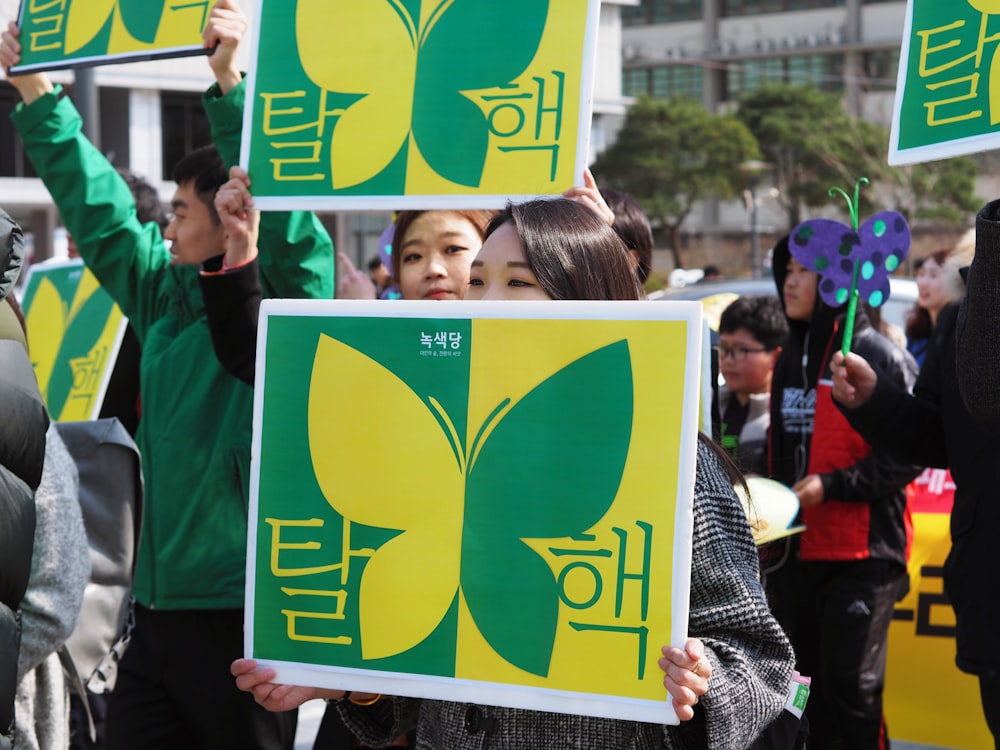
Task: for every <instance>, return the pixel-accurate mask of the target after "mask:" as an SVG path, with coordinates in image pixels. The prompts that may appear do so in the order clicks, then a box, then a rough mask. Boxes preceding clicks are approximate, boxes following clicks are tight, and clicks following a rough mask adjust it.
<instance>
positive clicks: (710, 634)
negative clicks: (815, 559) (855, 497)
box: [336, 442, 795, 750]
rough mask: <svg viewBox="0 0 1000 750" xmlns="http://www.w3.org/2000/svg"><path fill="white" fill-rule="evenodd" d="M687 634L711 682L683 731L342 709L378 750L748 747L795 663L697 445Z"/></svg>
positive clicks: (715, 469)
mask: <svg viewBox="0 0 1000 750" xmlns="http://www.w3.org/2000/svg"><path fill="white" fill-rule="evenodd" d="M688 629H689V633H690V635H691V636H693V637H697V638H700V639H701V640H702V641H704V643H705V647H706V651H707V656H708V659H709V660H710V661H711V663H712V677H711V680H710V681H709V691H708V693H707V694H706V695H705V696H704V697H703V698H702V699H701V702H700V703H699V704H698V706H697V707H696V713H695V718H694V719H692V720H691V721H689V722H685V723H684V724H682V725H681V726H679V727H669V726H660V725H657V724H644V723H641V722H635V721H620V720H613V719H601V718H594V717H588V716H571V715H564V714H555V713H543V712H540V711H526V710H522V709H513V708H497V707H492V706H474V705H472V704H468V703H450V702H442V701H430V700H419V699H415V698H393V699H391V700H382V701H379V702H378V703H376V704H375V705H373V706H368V707H361V706H356V705H354V704H352V703H349V702H346V701H343V702H339V703H337V704H336V705H337V707H338V710H339V711H340V713H341V715H342V716H343V718H344V721H345V723H346V724H347V725H348V726H349V727H350V728H351V729H352V730H353V731H354V732H355V733H356V734H357V735H358V737H359V738H361V739H362V740H364V741H365V742H367V743H369V744H371V745H372V746H373V747H377V746H380V745H383V744H388V743H389V742H390V741H391V740H392V739H393V738H394V737H397V736H399V735H400V734H401V733H402V732H404V731H406V730H408V729H411V728H413V727H416V729H417V748H418V749H419V750H465V749H468V750H473V749H479V748H482V749H484V750H485V749H486V748H490V749H492V748H497V749H500V748H511V749H512V750H513V749H514V748H516V749H517V750H526V749H530V750H534V749H541V748H544V749H545V750H556V749H559V750H561V749H562V748H567V749H568V748H576V749H579V750H584V749H588V750H589V749H593V750H611V749H612V748H614V749H615V750H617V749H619V748H621V749H623V750H624V749H626V748H627V749H629V750H647V749H648V748H671V749H672V750H681V749H685V748H712V749H713V750H715V749H718V750H740V748H745V747H747V746H748V745H749V744H750V743H751V742H753V740H754V739H755V738H756V737H757V735H758V734H759V733H760V731H761V730H762V729H763V728H764V727H765V726H766V725H767V724H768V723H769V722H770V721H771V720H772V719H774V718H775V717H777V716H778V714H779V713H780V712H781V710H782V707H783V706H784V704H785V698H786V697H787V695H788V688H789V685H790V682H791V675H792V668H793V666H794V661H795V659H794V656H793V654H792V647H791V646H790V645H789V642H788V639H787V638H786V637H785V634H784V633H783V632H782V630H781V627H780V626H779V625H778V623H777V621H775V619H774V618H773V617H772V616H771V613H770V610H769V609H768V606H767V603H766V601H765V598H764V592H763V590H762V589H761V586H760V582H759V578H758V562H757V551H756V549H755V548H754V544H753V539H752V538H751V535H750V528H749V526H748V525H747V521H746V516H745V515H744V513H743V510H742V508H741V506H740V504H739V501H738V500H737V499H736V495H735V494H734V492H733V489H732V485H731V483H730V482H729V479H728V477H727V475H726V473H725V471H724V470H723V469H722V466H721V465H720V464H719V462H718V459H717V457H716V456H715V455H713V453H712V451H711V450H710V449H709V448H707V447H706V446H705V445H703V444H702V443H700V442H699V445H698V472H697V477H696V480H695V499H694V549H693V558H692V571H691V614H690V620H689V628H688ZM484 718H485V719H486V720H485V721H484ZM469 719H471V721H468V720H469ZM490 720H492V721H490ZM467 724H470V725H471V726H470V727H469V728H467ZM477 725H478V728H477ZM483 727H489V730H488V731H487V730H484V729H483Z"/></svg>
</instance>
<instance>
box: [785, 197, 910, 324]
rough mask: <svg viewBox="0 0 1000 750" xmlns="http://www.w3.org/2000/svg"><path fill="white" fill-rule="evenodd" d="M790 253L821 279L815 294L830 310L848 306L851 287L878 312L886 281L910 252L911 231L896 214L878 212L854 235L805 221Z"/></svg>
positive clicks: (842, 227)
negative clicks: (817, 291)
mask: <svg viewBox="0 0 1000 750" xmlns="http://www.w3.org/2000/svg"><path fill="white" fill-rule="evenodd" d="M852 213H853V211H852ZM855 226H857V221H856V220H855ZM788 248H789V250H790V251H791V253H792V256H793V257H794V258H795V260H797V261H798V262H799V263H801V264H802V265H803V266H804V267H805V268H807V269H809V270H810V271H815V272H816V273H818V274H819V275H820V281H819V294H820V297H821V298H822V299H823V301H824V302H825V303H826V304H828V305H829V306H830V307H840V306H841V305H843V304H845V303H846V302H848V301H849V300H850V298H851V292H852V289H853V287H854V285H855V282H856V284H857V290H858V294H859V297H860V299H862V300H864V301H865V302H867V303H868V304H869V305H871V306H872V307H879V306H880V305H882V304H883V303H884V302H885V301H886V300H887V299H888V298H889V275H890V274H891V273H892V272H893V271H895V270H896V269H897V268H899V265H900V264H901V263H902V262H903V259H904V258H906V256H907V254H908V253H909V252H910V228H909V227H908V226H907V224H906V219H905V218H903V215H902V214H899V213H897V212H896V211H880V212H879V213H877V214H875V215H874V216H873V217H871V218H870V219H868V221H866V222H865V223H864V224H862V225H861V228H860V229H857V230H854V229H851V227H849V226H847V224H843V223H841V222H839V221H833V220H831V219H809V220H808V221H804V222H802V223H801V224H799V225H798V226H797V227H795V230H794V231H793V232H792V236H791V237H790V239H789V243H788ZM855 269H856V273H855Z"/></svg>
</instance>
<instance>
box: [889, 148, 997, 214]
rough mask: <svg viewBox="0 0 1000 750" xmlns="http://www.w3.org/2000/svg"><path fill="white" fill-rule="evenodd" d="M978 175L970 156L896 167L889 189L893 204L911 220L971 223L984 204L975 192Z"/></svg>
mask: <svg viewBox="0 0 1000 750" xmlns="http://www.w3.org/2000/svg"><path fill="white" fill-rule="evenodd" d="M978 174H979V167H978V166H977V165H976V162H975V161H974V160H973V159H971V158H969V157H968V156H956V157H952V158H951V159H942V160H941V161H932V162H926V163H924V164H907V165H906V166H902V167H896V168H895V169H893V170H892V178H893V179H892V183H891V188H890V190H891V196H892V200H893V202H894V204H895V205H894V206H893V207H894V208H895V210H897V211H899V212H900V213H901V214H903V216H905V217H906V218H907V220H908V221H911V222H912V221H914V220H917V219H936V220H938V221H944V222H947V223H949V224H962V223H969V222H971V221H972V217H974V216H975V212H976V211H978V210H979V208H980V206H981V205H982V203H983V201H981V200H980V199H979V198H977V197H976V193H975V185H976V177H977V176H978ZM969 225H970V226H971V223H970V224H969Z"/></svg>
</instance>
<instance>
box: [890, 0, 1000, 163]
mask: <svg viewBox="0 0 1000 750" xmlns="http://www.w3.org/2000/svg"><path fill="white" fill-rule="evenodd" d="M998 41H1000V2H997V0H960V1H959V2H954V3H943V2H940V0H909V2H908V3H907V6H906V21H905V26H904V30H903V44H902V48H901V50H900V53H899V73H898V79H897V83H896V101H895V108H894V112H893V118H892V129H891V135H890V142H889V164H893V165H898V164H912V163H913V162H921V161H931V160H933V159H944V158H947V157H949V156H957V155H959V154H969V153H974V152H976V151H985V150H987V149H992V148H996V147H997V146H998V145H1000V58H998V57H997V42H998Z"/></svg>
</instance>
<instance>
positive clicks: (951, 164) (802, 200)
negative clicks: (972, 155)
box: [736, 84, 979, 229]
mask: <svg viewBox="0 0 1000 750" xmlns="http://www.w3.org/2000/svg"><path fill="white" fill-rule="evenodd" d="M736 115H737V117H739V118H740V119H741V120H742V121H743V122H744V123H746V125H747V127H748V128H749V129H750V130H751V132H753V134H754V135H755V136H756V138H757V140H758V142H759V143H760V144H761V150H762V151H763V152H764V159H765V160H766V161H767V162H769V163H770V164H771V165H772V173H771V178H772V181H773V183H774V185H775V187H777V188H778V200H779V201H780V202H781V205H782V206H783V208H784V209H785V212H786V214H787V216H788V228H789V229H791V228H792V227H794V226H795V225H796V224H798V223H799V222H800V221H802V220H803V219H805V218H808V216H807V208H809V207H812V208H816V207H820V206H825V205H829V204H830V203H831V200H833V199H831V197H830V195H829V192H828V191H829V189H830V188H831V187H840V188H843V189H844V190H847V191H848V192H851V188H852V187H853V186H854V183H855V181H856V180H857V179H858V178H860V177H867V178H868V179H869V180H870V183H871V186H870V187H869V188H865V189H864V190H862V191H861V195H860V199H861V201H860V202H861V205H860V207H859V213H860V214H861V215H862V216H864V215H866V214H870V213H872V212H873V211H874V210H877V209H883V208H892V209H894V210H897V211H899V212H900V213H902V214H903V215H904V216H906V217H907V219H909V220H911V221H913V220H915V219H921V218H932V219H938V220H946V221H949V222H961V221H965V220H967V216H968V212H969V211H974V210H975V209H976V208H977V207H978V205H979V200H978V199H977V198H976V197H975V193H974V184H975V177H976V165H975V162H973V161H972V160H971V159H968V158H955V159H947V160H944V161H940V162H932V163H928V164H916V165H911V166H907V167H901V168H899V167H895V168H894V167H890V166H889V164H888V161H887V154H888V148H889V132H888V130H887V129H886V128H884V127H883V126H881V125H878V124H876V123H872V122H868V121H866V120H860V119H856V118H852V117H850V116H849V115H848V114H847V112H846V111H845V110H844V107H843V103H842V102H841V100H840V98H839V96H838V95H836V94H831V93H827V92H824V91H820V90H819V89H817V88H814V87H813V86H809V85H796V86H792V85H787V84H770V85H767V86H763V87H761V88H759V89H757V90H756V91H753V92H751V93H750V94H748V95H746V96H745V97H744V98H743V99H741V100H740V103H739V109H738V110H737V113H736Z"/></svg>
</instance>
